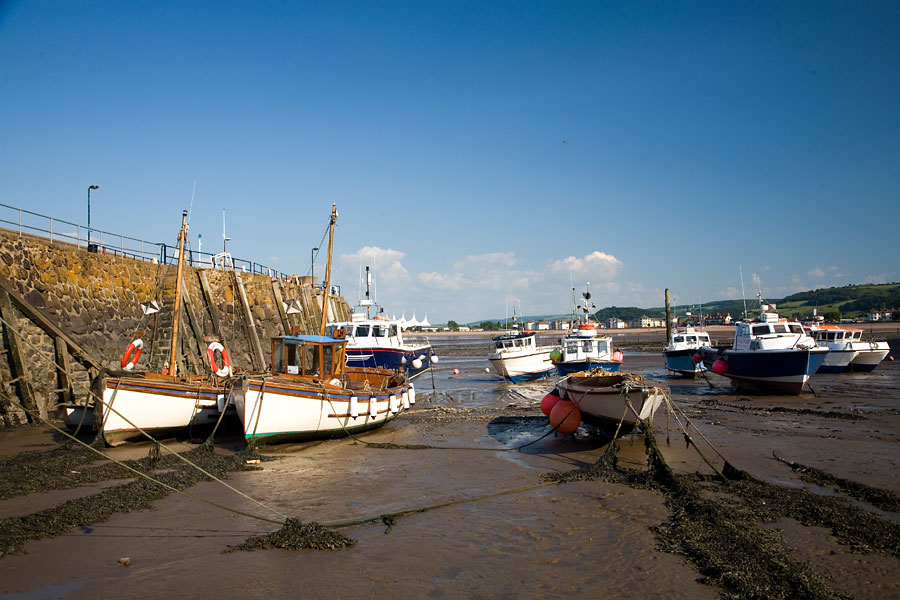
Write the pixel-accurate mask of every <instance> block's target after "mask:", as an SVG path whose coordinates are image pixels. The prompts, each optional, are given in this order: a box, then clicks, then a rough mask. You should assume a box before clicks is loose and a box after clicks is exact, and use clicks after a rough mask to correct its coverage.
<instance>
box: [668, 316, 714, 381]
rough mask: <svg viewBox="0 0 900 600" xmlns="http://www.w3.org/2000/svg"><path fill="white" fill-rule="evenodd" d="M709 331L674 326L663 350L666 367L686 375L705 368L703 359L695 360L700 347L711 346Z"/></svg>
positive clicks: (688, 375) (692, 375) (693, 374)
mask: <svg viewBox="0 0 900 600" xmlns="http://www.w3.org/2000/svg"><path fill="white" fill-rule="evenodd" d="M711 345H712V344H711V343H710V341H709V333H707V332H705V331H703V330H702V329H694V328H693V327H676V328H675V329H673V330H672V336H671V338H670V339H669V345H668V346H667V347H666V349H665V350H663V360H664V361H665V363H666V369H668V370H669V371H673V372H675V373H679V374H681V375H684V376H686V377H695V376H696V375H697V374H698V373H702V372H703V371H705V370H706V367H705V366H704V365H703V361H702V360H700V361H695V360H694V355H696V354H697V353H698V352H697V351H698V350H699V349H700V348H703V347H706V348H709V347H711Z"/></svg>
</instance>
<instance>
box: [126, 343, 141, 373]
mask: <svg viewBox="0 0 900 600" xmlns="http://www.w3.org/2000/svg"><path fill="white" fill-rule="evenodd" d="M143 351H144V340H142V339H141V338H138V339H136V340H134V341H133V342H131V343H130V344H128V348H127V349H126V350H125V354H124V355H123V356H122V368H123V369H125V370H126V371H130V370H132V369H133V368H134V365H136V364H137V361H138V359H139V358H140V357H141V352H143ZM132 352H133V353H134V354H133V355H132Z"/></svg>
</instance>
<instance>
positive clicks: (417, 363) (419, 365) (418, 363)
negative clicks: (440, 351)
mask: <svg viewBox="0 0 900 600" xmlns="http://www.w3.org/2000/svg"><path fill="white" fill-rule="evenodd" d="M412 366H413V369H421V368H422V361H421V360H419V359H418V358H414V359H413V361H412Z"/></svg>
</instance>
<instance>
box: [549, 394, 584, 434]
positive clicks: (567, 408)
mask: <svg viewBox="0 0 900 600" xmlns="http://www.w3.org/2000/svg"><path fill="white" fill-rule="evenodd" d="M550 425H551V426H553V427H554V428H555V429H556V431H558V432H560V433H575V430H576V429H578V426H579V425H581V411H580V410H578V407H577V406H575V403H574V402H572V401H570V400H560V401H559V402H557V403H556V406H554V407H553V410H551V411H550Z"/></svg>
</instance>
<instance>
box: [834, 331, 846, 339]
mask: <svg viewBox="0 0 900 600" xmlns="http://www.w3.org/2000/svg"><path fill="white" fill-rule="evenodd" d="M834 339H836V340H842V339H844V332H843V331H835V332H834Z"/></svg>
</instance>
